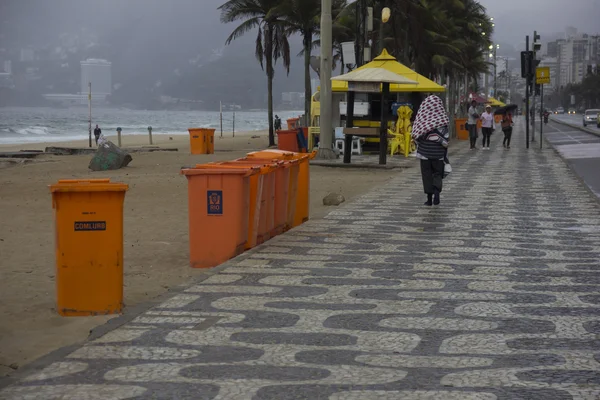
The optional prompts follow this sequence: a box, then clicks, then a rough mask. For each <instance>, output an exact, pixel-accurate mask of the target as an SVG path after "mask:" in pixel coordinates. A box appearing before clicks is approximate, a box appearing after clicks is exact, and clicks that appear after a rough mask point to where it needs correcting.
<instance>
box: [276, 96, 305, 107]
mask: <svg viewBox="0 0 600 400" xmlns="http://www.w3.org/2000/svg"><path fill="white" fill-rule="evenodd" d="M304 97H305V96H304V93H303V92H283V93H281V103H282V105H283V106H285V107H290V108H294V109H303V108H304Z"/></svg>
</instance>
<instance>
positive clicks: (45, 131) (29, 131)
mask: <svg viewBox="0 0 600 400" xmlns="http://www.w3.org/2000/svg"><path fill="white" fill-rule="evenodd" d="M16 133H18V134H19V135H50V134H51V132H50V128H48V127H46V126H28V127H27V128H21V129H17V130H16Z"/></svg>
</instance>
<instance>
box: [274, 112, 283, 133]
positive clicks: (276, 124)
mask: <svg viewBox="0 0 600 400" xmlns="http://www.w3.org/2000/svg"><path fill="white" fill-rule="evenodd" d="M273 125H274V128H275V130H276V131H280V130H281V118H279V116H278V115H275V122H274V123H273Z"/></svg>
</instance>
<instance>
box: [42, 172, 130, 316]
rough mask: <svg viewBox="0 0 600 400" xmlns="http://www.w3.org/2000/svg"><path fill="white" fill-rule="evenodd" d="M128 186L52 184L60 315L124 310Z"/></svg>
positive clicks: (87, 182) (86, 182) (91, 182)
mask: <svg viewBox="0 0 600 400" xmlns="http://www.w3.org/2000/svg"><path fill="white" fill-rule="evenodd" d="M127 189H128V186H127V185H126V184H124V183H111V182H110V180H109V179H89V180H76V179H67V180H60V181H58V183H56V184H54V185H51V186H50V192H51V193H52V208H53V209H54V219H55V241H56V243H55V245H56V309H57V311H58V313H59V314H60V315H62V316H86V315H103V314H115V313H120V312H121V310H122V309H123V203H124V201H125V192H126V191H127Z"/></svg>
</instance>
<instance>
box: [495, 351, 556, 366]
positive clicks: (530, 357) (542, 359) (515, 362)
mask: <svg viewBox="0 0 600 400" xmlns="http://www.w3.org/2000/svg"><path fill="white" fill-rule="evenodd" d="M564 363H565V359H564V357H561V356H557V355H555V354H519V355H518V356H500V357H497V358H496V359H495V360H494V363H493V364H492V366H491V367H490V368H520V367H523V368H533V367H549V366H553V365H561V364H564Z"/></svg>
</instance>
